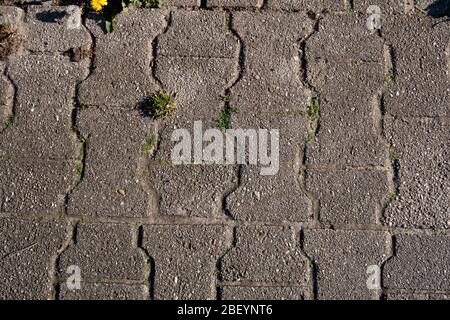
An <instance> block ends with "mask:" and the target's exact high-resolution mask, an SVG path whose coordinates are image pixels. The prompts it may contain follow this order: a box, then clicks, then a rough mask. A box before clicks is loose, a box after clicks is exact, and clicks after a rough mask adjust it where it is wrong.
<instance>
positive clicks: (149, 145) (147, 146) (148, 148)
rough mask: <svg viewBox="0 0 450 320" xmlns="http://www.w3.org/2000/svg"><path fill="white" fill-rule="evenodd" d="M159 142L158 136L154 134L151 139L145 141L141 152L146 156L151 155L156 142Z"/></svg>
mask: <svg viewBox="0 0 450 320" xmlns="http://www.w3.org/2000/svg"><path fill="white" fill-rule="evenodd" d="M157 141H158V137H157V136H156V134H152V135H151V137H150V138H148V139H147V140H145V142H144V143H143V144H142V146H141V151H142V154H143V155H144V156H146V155H149V154H150V153H151V152H152V151H153V149H154V148H155V146H156V142H157Z"/></svg>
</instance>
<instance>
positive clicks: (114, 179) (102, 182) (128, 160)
mask: <svg viewBox="0 0 450 320" xmlns="http://www.w3.org/2000/svg"><path fill="white" fill-rule="evenodd" d="M77 126H78V128H79V131H80V133H81V135H82V136H83V137H85V140H86V154H85V161H84V163H85V167H84V173H83V177H82V179H81V182H80V184H78V186H77V187H76V188H75V189H74V190H73V192H72V193H71V194H70V196H69V207H68V213H69V214H70V215H86V216H99V217H102V216H103V217H144V216H147V215H148V214H149V212H148V211H149V204H150V195H149V194H148V193H147V192H146V190H145V189H144V186H143V182H144V179H145V177H144V176H143V175H144V173H143V172H140V163H139V162H140V160H141V158H142V157H144V154H143V153H142V150H141V149H142V145H143V144H144V143H145V142H146V140H148V139H149V138H150V137H151V136H152V134H153V130H154V129H153V125H152V122H151V120H150V119H149V118H146V117H143V116H142V115H141V114H140V113H139V111H137V110H134V111H132V110H128V109H108V110H106V109H102V108H95V107H90V108H88V109H87V110H85V111H80V112H79V113H78V117H77ZM112 172H114V174H111V173H112Z"/></svg>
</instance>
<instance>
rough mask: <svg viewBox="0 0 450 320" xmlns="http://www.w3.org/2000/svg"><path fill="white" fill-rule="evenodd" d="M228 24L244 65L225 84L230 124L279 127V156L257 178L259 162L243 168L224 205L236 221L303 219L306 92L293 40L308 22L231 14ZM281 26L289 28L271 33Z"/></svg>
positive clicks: (306, 208)
mask: <svg viewBox="0 0 450 320" xmlns="http://www.w3.org/2000/svg"><path fill="white" fill-rule="evenodd" d="M294 21H295V22H296V23H295V24H294ZM232 22H233V23H232V28H233V29H234V30H236V32H237V34H238V35H239V37H240V38H241V39H242V45H243V48H244V52H245V53H244V59H245V62H244V66H245V67H244V69H243V74H242V78H241V79H239V81H238V82H237V83H236V84H235V85H234V86H233V87H232V88H231V97H230V107H231V108H233V109H234V110H235V112H234V113H232V114H231V127H232V128H236V129H238V128H244V129H246V128H255V129H267V130H269V131H270V130H272V129H277V130H279V131H280V141H279V142H280V155H279V159H276V160H277V161H278V162H279V168H277V169H279V171H278V170H276V171H274V172H273V174H271V175H267V176H262V175H261V167H260V166H259V165H258V166H256V165H250V166H244V167H243V168H242V171H241V181H240V185H239V186H238V188H237V189H236V190H235V191H234V192H233V193H232V194H231V195H230V196H229V197H228V198H227V204H228V206H227V208H228V209H229V210H230V214H231V215H232V217H233V218H235V219H239V220H247V221H276V220H287V221H306V220H308V218H309V216H310V215H311V214H310V204H309V202H308V199H307V197H306V194H305V193H304V192H303V191H302V187H301V183H300V163H301V159H302V154H301V151H302V150H303V146H304V140H305V136H306V134H307V130H308V126H309V121H308V120H307V119H306V116H305V115H306V110H307V105H308V103H309V91H308V89H307V88H306V87H305V86H304V85H303V83H302V81H301V73H300V56H299V48H300V43H299V42H300V41H301V40H302V39H303V38H305V37H307V35H308V34H309V33H310V32H312V21H311V20H310V19H309V18H308V17H307V16H306V15H305V14H304V13H281V12H277V13H272V14H266V13H261V14H259V13H258V14H250V13H249V12H236V13H233V20H232ZM281 29H284V30H289V32H281V31H280V32H275V33H273V32H271V30H281ZM300 114H303V116H301V115H300ZM249 115H251V116H249ZM247 152H248V150H247ZM286 190H290V191H291V193H290V194H287V193H286Z"/></svg>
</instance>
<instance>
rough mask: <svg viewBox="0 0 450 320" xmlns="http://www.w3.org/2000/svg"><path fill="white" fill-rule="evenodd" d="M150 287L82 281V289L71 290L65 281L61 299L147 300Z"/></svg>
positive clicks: (60, 294)
mask: <svg viewBox="0 0 450 320" xmlns="http://www.w3.org/2000/svg"><path fill="white" fill-rule="evenodd" d="M147 297H148V287H146V286H144V285H129V284H120V283H88V282H82V283H81V289H80V290H70V289H68V288H67V285H66V284H65V283H63V284H62V285H61V289H60V292H59V297H58V298H59V300H146V299H147Z"/></svg>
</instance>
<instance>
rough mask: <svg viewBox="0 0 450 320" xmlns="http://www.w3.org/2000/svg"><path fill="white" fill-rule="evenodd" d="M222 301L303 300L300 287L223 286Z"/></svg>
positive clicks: (302, 291)
mask: <svg viewBox="0 0 450 320" xmlns="http://www.w3.org/2000/svg"><path fill="white" fill-rule="evenodd" d="M222 299H223V300H303V299H304V290H303V289H302V288H300V287H241V286H224V287H223V288H222Z"/></svg>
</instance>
